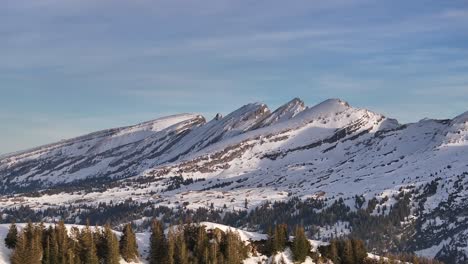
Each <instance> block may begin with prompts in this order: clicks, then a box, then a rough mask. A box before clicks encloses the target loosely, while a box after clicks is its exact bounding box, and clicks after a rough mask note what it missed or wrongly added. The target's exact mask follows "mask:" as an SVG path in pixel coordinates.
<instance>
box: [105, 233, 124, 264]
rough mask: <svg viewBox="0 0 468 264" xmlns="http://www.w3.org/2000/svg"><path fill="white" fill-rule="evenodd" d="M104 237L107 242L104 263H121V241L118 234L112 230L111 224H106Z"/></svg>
mask: <svg viewBox="0 0 468 264" xmlns="http://www.w3.org/2000/svg"><path fill="white" fill-rule="evenodd" d="M103 238H104V242H105V245H104V248H105V254H104V261H103V263H104V264H119V262H120V254H119V241H118V239H117V236H116V235H115V234H114V232H113V231H112V229H111V226H110V224H106V225H105V226H104V232H103Z"/></svg>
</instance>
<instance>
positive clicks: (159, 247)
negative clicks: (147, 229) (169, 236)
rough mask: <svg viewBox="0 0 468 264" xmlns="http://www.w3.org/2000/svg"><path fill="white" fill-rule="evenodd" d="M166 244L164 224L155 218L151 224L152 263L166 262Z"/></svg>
mask: <svg viewBox="0 0 468 264" xmlns="http://www.w3.org/2000/svg"><path fill="white" fill-rule="evenodd" d="M166 244H167V243H166V237H165V236H164V229H163V226H162V224H161V222H159V221H158V220H156V219H155V220H153V222H152V224H151V238H150V264H160V263H165V262H166V248H167V245H166Z"/></svg>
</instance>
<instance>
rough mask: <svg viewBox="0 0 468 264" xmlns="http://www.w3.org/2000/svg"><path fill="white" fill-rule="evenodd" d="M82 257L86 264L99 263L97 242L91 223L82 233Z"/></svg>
mask: <svg viewBox="0 0 468 264" xmlns="http://www.w3.org/2000/svg"><path fill="white" fill-rule="evenodd" d="M80 259H81V261H82V262H83V263H86V264H99V259H98V256H97V252H96V243H95V241H94V236H93V232H92V231H91V228H90V227H89V223H88V224H87V225H86V227H85V228H83V230H82V231H81V234H80Z"/></svg>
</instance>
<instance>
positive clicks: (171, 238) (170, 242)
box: [167, 227, 176, 264]
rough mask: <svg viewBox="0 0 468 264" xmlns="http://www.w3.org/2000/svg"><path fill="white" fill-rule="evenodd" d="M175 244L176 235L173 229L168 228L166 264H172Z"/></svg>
mask: <svg viewBox="0 0 468 264" xmlns="http://www.w3.org/2000/svg"><path fill="white" fill-rule="evenodd" d="M175 244H176V237H175V234H174V230H173V229H172V227H171V228H169V232H168V234H167V264H174V263H175V259H174V254H175Z"/></svg>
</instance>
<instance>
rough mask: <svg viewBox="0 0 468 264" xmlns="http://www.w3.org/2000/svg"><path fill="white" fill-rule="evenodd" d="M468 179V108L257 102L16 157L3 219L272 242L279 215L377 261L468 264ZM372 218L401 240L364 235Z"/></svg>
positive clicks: (7, 175) (5, 162) (9, 169)
mask: <svg viewBox="0 0 468 264" xmlns="http://www.w3.org/2000/svg"><path fill="white" fill-rule="evenodd" d="M466 176H468V112H465V113H463V114H461V115H459V116H457V117H455V118H453V119H450V120H433V119H424V120H421V121H419V122H417V123H410V124H400V123H399V122H398V121H397V120H395V119H392V118H388V117H385V116H383V115H381V114H378V113H374V112H372V111H369V110H367V109H359V108H354V107H352V106H350V105H349V104H348V103H347V102H345V101H343V100H339V99H329V100H326V101H324V102H322V103H320V104H318V105H316V106H313V107H307V106H305V104H304V102H302V101H301V100H300V99H297V98H296V99H293V100H292V101H290V102H288V103H286V104H285V105H283V106H281V107H279V108H278V109H276V110H274V111H271V110H270V109H269V108H268V107H267V106H266V105H265V104H261V103H252V104H247V105H244V106H242V107H241V108H239V109H237V110H235V111H233V112H232V113H230V114H228V115H226V116H224V117H223V116H221V115H220V114H218V115H216V117H215V118H214V119H212V120H210V121H207V120H206V119H205V118H204V117H203V116H200V115H196V114H180V115H173V116H168V117H164V118H159V119H156V120H152V121H148V122H144V123H141V124H137V125H134V126H128V127H121V128H114V129H108V130H103V131H98V132H95V133H91V134H88V135H84V136H81V137H77V138H73V139H69V140H63V141H60V142H57V143H53V144H49V145H45V146H41V147H37V148H34V149H30V150H26V151H21V152H16V153H12V154H7V155H3V156H1V157H0V182H1V184H0V194H1V196H0V208H1V210H2V211H1V212H0V213H2V215H1V216H2V221H3V222H4V223H9V222H10V221H11V220H12V219H15V220H16V221H18V222H20V221H26V220H28V219H33V221H34V220H36V221H41V220H44V221H55V220H57V219H63V220H65V222H67V223H70V224H84V223H85V221H86V218H89V219H91V220H93V219H94V220H95V223H97V224H103V223H105V221H103V220H102V219H103V218H98V216H97V215H99V214H101V215H99V217H105V218H106V219H110V221H111V222H112V224H113V225H114V226H116V227H118V226H119V225H120V224H123V223H125V222H133V223H134V224H135V225H137V226H138V225H140V226H141V228H142V229H145V228H146V227H147V223H148V221H149V220H148V219H150V218H151V217H158V219H162V221H164V222H166V223H174V222H176V221H175V218H174V219H171V215H173V216H174V217H176V215H177V216H184V217H186V216H187V215H189V216H190V217H189V218H190V219H192V220H195V221H200V220H201V221H206V220H210V221H214V220H216V221H218V222H221V223H224V224H229V225H232V226H236V227H240V228H244V229H245V230H252V231H257V232H261V233H266V232H267V230H265V229H266V228H265V227H266V226H265V225H266V224H265V223H266V222H268V221H267V220H266V219H265V220H263V219H260V218H261V217H267V215H268V212H272V213H277V212H279V213H277V214H276V216H277V217H278V221H280V222H281V221H285V222H288V221H289V224H297V223H301V224H302V225H304V227H305V229H306V230H307V231H308V232H309V235H310V237H311V238H314V239H317V240H327V241H328V240H329V239H331V238H332V237H339V236H348V235H349V236H352V237H358V238H361V239H363V240H364V241H366V243H368V244H367V246H368V248H369V249H370V250H371V251H373V252H375V253H377V254H383V253H388V252H394V253H395V252H414V253H416V254H418V255H421V256H426V257H430V258H437V259H440V260H443V261H445V262H446V263H464V262H466V259H467V257H468V242H467V241H468V218H467V217H468V215H467V213H466V212H468V200H467V193H468V189H467V188H468V187H467V186H468V183H467V181H468V179H467V177H466ZM284 205H288V206H289V207H284V208H292V209H291V210H290V211H287V210H289V209H287V210H286V209H285V210H280V209H278V208H283V207H281V206H284ZM119 206H120V207H119ZM93 208H94V209H96V213H94V211H93V210H94V209H93ZM116 208H118V210H117V209H116ZM303 208H309V209H310V210H311V212H312V213H313V215H314V216H317V218H314V219H309V218H310V213H305V211H306V210H309V209H303ZM125 210H127V211H125ZM98 211H99V213H98ZM200 212H204V214H203V215H202V214H201V213H200ZM259 212H262V214H260V213H259ZM280 213H282V214H283V215H278V214H280ZM123 214H125V216H123ZM330 215H333V217H330ZM93 217H94V218H93ZM317 219H320V221H318V220H317ZM274 221H276V219H275V220H274ZM365 221H369V223H371V222H372V223H373V224H372V228H374V229H370V231H373V230H376V231H375V232H378V230H391V232H389V233H391V234H387V233H385V232H384V231H382V232H384V233H382V237H381V238H379V239H377V238H374V237H372V238H370V237H365V236H366V234H364V232H362V227H361V226H360V224H359V223H364V222H365ZM212 225H214V224H212ZM390 227H391V228H390ZM1 228H2V229H0V230H4V228H5V227H4V226H3V227H1ZM370 231H369V232H370ZM0 232H3V231H0ZM254 234H255V233H248V232H244V233H241V236H247V237H249V238H252V237H251V236H255V235H254ZM369 234H370V233H369ZM373 236H375V233H374V235H373ZM373 239H374V240H375V241H374V240H373ZM377 240H378V241H377ZM2 247H3V246H2ZM4 255H5V253H4V252H3V251H0V256H1V257H3V258H5V257H4Z"/></svg>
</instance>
